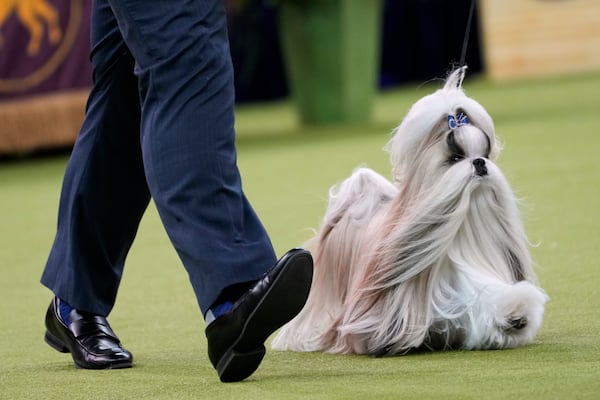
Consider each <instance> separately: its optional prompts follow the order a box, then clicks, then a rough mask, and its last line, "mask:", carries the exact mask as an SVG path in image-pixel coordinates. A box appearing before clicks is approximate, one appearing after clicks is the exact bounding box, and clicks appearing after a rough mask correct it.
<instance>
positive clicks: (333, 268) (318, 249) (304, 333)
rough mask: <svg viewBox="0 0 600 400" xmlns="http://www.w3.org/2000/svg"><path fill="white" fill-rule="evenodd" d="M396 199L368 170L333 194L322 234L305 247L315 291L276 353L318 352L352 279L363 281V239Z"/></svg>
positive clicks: (281, 337)
mask: <svg viewBox="0 0 600 400" xmlns="http://www.w3.org/2000/svg"><path fill="white" fill-rule="evenodd" d="M396 194H397V189H396V188H395V187H394V186H393V185H392V184H391V183H390V182H389V181H388V180H387V179H385V178H384V177H382V176H381V175H379V174H378V173H376V172H375V171H373V170H371V169H368V168H364V167H363V168H358V169H357V170H356V171H355V172H354V173H353V174H352V175H351V176H350V177H349V178H348V179H346V180H345V181H344V182H342V183H341V184H340V185H339V186H337V187H334V188H332V190H331V191H330V195H329V204H328V207H327V211H326V213H325V217H324V219H323V223H322V226H321V229H320V231H319V234H318V235H317V237H315V238H314V239H313V240H312V241H311V242H309V243H308V244H307V246H306V247H308V248H310V249H311V250H312V252H313V256H314V263H315V271H314V277H313V287H312V289H311V292H310V295H309V298H308V301H307V303H306V305H305V307H304V309H303V310H302V311H301V312H300V314H299V315H298V316H297V317H296V318H295V319H294V320H292V321H290V323H288V324H287V325H286V326H284V327H283V328H282V329H281V331H280V332H279V334H278V335H277V336H276V337H275V338H274V340H273V342H272V347H273V348H274V349H277V350H294V351H319V350H326V349H325V348H324V347H323V335H324V334H325V333H326V332H327V331H328V330H329V329H331V325H332V323H333V321H334V320H336V319H337V318H338V317H339V315H340V313H341V310H342V306H343V303H344V301H345V299H346V296H347V294H348V293H350V292H351V291H352V286H353V285H356V282H354V281H353V279H352V278H353V277H355V276H362V274H361V273H357V271H355V269H356V268H361V257H363V256H364V255H365V254H367V253H369V249H368V244H367V243H365V241H364V238H365V237H369V236H370V235H366V234H365V231H366V230H367V229H368V226H369V223H370V222H371V221H372V220H373V218H374V217H375V216H376V215H377V214H378V213H380V212H381V211H382V209H383V208H384V207H385V205H387V204H389V202H390V201H391V199H392V198H393V197H394V196H395V195H396Z"/></svg>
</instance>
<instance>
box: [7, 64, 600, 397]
mask: <svg viewBox="0 0 600 400" xmlns="http://www.w3.org/2000/svg"><path fill="white" fill-rule="evenodd" d="M434 86H435V84H428V85H423V86H421V87H412V86H411V87H405V88H402V89H400V90H396V91H393V92H388V93H384V94H382V95H380V96H379V98H378V100H377V108H376V121H375V122H374V123H373V124H372V125H370V126H363V127H356V126H354V127H341V126H331V127H320V128H311V127H305V128H300V127H299V125H298V123H297V121H296V119H295V115H294V113H293V110H292V108H291V107H290V106H289V105H287V104H275V105H268V106H260V107H258V106H251V107H244V108H241V109H240V110H239V113H238V132H239V164H240V168H241V170H242V174H243V178H244V185H245V190H246V193H247V195H248V197H249V198H250V200H251V201H252V202H253V204H254V206H255V208H256V210H257V212H258V213H259V215H260V216H261V218H262V219H263V221H264V223H265V225H266V226H267V229H268V230H269V232H270V233H271V235H272V238H273V242H274V244H275V247H276V249H277V251H278V253H279V254H281V253H282V252H284V251H285V250H287V249H288V248H289V247H293V246H296V245H299V244H301V243H302V242H303V241H304V240H306V239H307V238H308V237H309V236H310V235H311V229H312V228H316V227H317V226H318V224H319V221H320V218H321V216H322V213H323V211H324V207H325V200H326V196H327V190H328V188H329V186H331V185H332V184H333V183H335V182H337V181H340V180H341V179H343V178H345V177H346V176H347V175H348V174H349V173H350V172H351V170H352V169H353V168H354V167H356V166H357V165H359V164H367V165H368V166H370V167H372V168H374V169H376V170H378V171H379V172H381V173H383V174H386V175H387V174H388V171H389V166H388V160H387V156H386V155H385V154H384V153H383V152H382V150H381V148H382V147H383V145H384V143H385V142H386V140H387V138H388V136H389V132H390V130H391V129H392V128H393V127H394V126H395V125H396V124H397V123H398V122H399V121H400V119H401V118H402V117H403V116H404V114H405V113H406V111H407V108H408V107H409V106H410V104H412V102H414V101H415V100H416V99H418V98H419V97H420V96H422V95H423V94H425V93H427V92H429V91H430V90H431V89H432V88H433V87H434ZM466 89H467V91H468V93H469V94H470V95H472V96H473V97H475V98H476V99H478V100H479V101H480V102H481V103H482V104H483V105H484V106H485V107H486V108H487V109H488V111H489V112H490V113H491V115H492V116H493V117H494V118H495V120H496V127H497V133H498V135H499V136H500V137H501V138H502V139H503V142H504V145H505V149H504V152H503V153H502V156H501V159H500V164H501V166H502V167H503V169H504V171H505V173H506V175H507V176H508V178H509V180H510V182H511V183H512V185H513V188H514V189H515V191H516V192H517V194H518V195H519V197H521V198H522V199H523V213H524V216H525V220H526V225H527V230H528V232H529V235H530V238H531V240H532V242H534V243H536V244H537V246H536V247H535V248H533V249H532V252H533V256H534V258H535V260H536V262H537V263H538V264H539V269H538V272H539V276H540V280H541V283H542V286H543V287H544V288H545V289H546V290H547V292H548V294H549V295H550V297H551V300H550V302H549V303H548V305H547V310H546V317H545V321H544V325H543V327H542V329H541V330H540V332H539V335H538V337H537V340H536V342H535V343H534V344H532V345H529V346H526V347H522V348H518V349H515V350H506V351H480V352H446V353H433V354H419V355H410V356H402V357H391V358H382V359H374V358H369V357H362V356H333V355H327V354H319V353H317V354H296V353H280V352H272V351H271V352H269V353H268V354H267V356H266V358H265V360H264V362H263V364H262V366H261V368H260V369H259V370H258V371H257V372H256V373H255V374H254V375H253V376H252V377H251V378H250V379H248V380H247V381H245V382H242V383H236V384H221V383H219V382H218V379H217V376H216V374H215V373H214V371H213V370H212V368H211V367H210V364H209V362H208V358H207V355H206V349H205V347H206V342H205V338H204V333H203V330H204V324H203V322H202V320H201V318H200V314H199V311H198V307H197V305H196V303H195V299H194V296H193V293H192V290H191V287H190V285H189V283H188V281H187V276H186V275H185V272H184V269H183V268H182V267H181V265H180V263H179V261H178V259H177V257H176V255H175V253H174V251H173V250H172V248H171V247H170V244H169V242H168V240H167V237H166V234H165V233H164V230H163V228H162V226H161V225H160V222H159V220H158V217H157V214H156V211H155V210H154V208H152V207H151V208H150V209H149V211H148V213H147V215H146V216H145V218H144V220H143V221H142V226H141V228H140V232H139V235H138V239H137V240H136V243H135V244H134V247H133V249H132V251H131V254H130V256H129V259H128V263H127V268H126V270H125V274H124V278H123V283H122V286H121V291H120V293H119V297H118V300H117V305H116V307H115V309H114V311H113V313H112V314H111V318H110V321H111V323H112V325H113V327H114V328H115V330H116V331H117V333H118V334H119V335H120V337H121V339H122V340H123V342H124V344H125V346H126V347H127V348H129V349H130V350H131V351H132V352H133V353H134V356H135V366H134V368H132V369H129V370H119V371H82V370H76V369H74V368H73V367H72V363H71V360H70V357H69V356H68V355H64V354H59V353H57V352H55V351H54V350H52V349H51V348H49V347H48V346H47V345H46V344H45V343H44V342H43V340H42V337H43V333H44V327H43V317H44V313H45V309H46V306H47V304H48V302H49V300H50V293H49V292H48V291H47V290H46V289H45V288H43V287H42V286H41V285H40V284H39V283H38V281H39V277H40V274H41V271H42V268H43V265H44V262H45V258H46V255H47V252H48V249H49V247H50V244H51V241H52V239H53V233H54V229H55V224H56V222H55V221H56V206H57V202H58V195H59V188H60V183H61V179H62V173H63V171H64V167H65V162H66V157H65V156H56V157H45V158H34V159H31V158H28V159H23V160H13V161H10V162H6V161H5V162H3V163H0V226H1V231H0V232H1V237H0V268H2V278H1V279H0V294H1V296H2V297H1V298H2V301H0V399H66V398H68V399H121V398H123V399H198V398H211V399H261V400H264V399H348V398H389V399H415V398H417V399H427V398H436V399H437V398H450V399H480V398H507V399H508V398H510V399H514V398H520V399H572V398H573V399H575V398H576V399H597V398H600V338H599V337H598V332H600V315H599V314H598V310H599V308H600V291H599V289H598V287H599V286H600V266H599V264H598V261H597V260H598V254H599V251H598V249H599V248H600V240H599V239H600V234H599V233H598V232H599V228H600V217H599V211H600V200H599V191H598V185H599V184H600V157H599V156H598V152H599V149H600V94H599V93H600V75H588V76H582V77H575V78H564V79H556V80H548V81H532V82H527V83H514V84H508V85H501V86H500V85H491V84H489V83H486V82H482V81H477V80H475V81H474V82H468V83H467V85H466Z"/></svg>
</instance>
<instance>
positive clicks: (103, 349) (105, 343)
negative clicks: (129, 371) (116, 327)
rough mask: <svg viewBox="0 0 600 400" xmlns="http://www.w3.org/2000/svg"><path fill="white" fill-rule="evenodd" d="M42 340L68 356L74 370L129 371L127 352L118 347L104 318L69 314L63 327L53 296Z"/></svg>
mask: <svg viewBox="0 0 600 400" xmlns="http://www.w3.org/2000/svg"><path fill="white" fill-rule="evenodd" d="M44 339H45V340H46V343H48V344H49V345H50V346H51V347H53V348H54V349H56V350H58V351H60V352H61V353H71V356H72V357H73V361H74V362H75V366H76V367H78V368H85V369H110V368H129V367H131V363H132V361H133V357H132V355H131V353H130V352H129V351H127V350H125V349H124V348H123V347H122V346H121V343H120V341H119V338H118V337H117V335H115V333H114V332H113V330H112V329H111V327H110V325H109V324H108V321H107V320H106V318H104V317H100V316H98V315H94V314H89V313H83V312H77V311H72V312H71V323H70V324H69V326H67V325H65V324H64V323H63V321H62V320H61V319H60V317H59V315H58V299H57V298H56V297H55V298H54V299H53V300H52V302H51V303H50V306H49V307H48V311H47V312H46V335H45V337H44Z"/></svg>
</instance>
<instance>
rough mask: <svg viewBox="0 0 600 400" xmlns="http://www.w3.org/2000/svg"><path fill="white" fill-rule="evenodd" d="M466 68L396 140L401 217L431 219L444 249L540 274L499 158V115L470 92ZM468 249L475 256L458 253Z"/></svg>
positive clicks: (511, 270) (419, 106) (407, 121)
mask: <svg viewBox="0 0 600 400" xmlns="http://www.w3.org/2000/svg"><path fill="white" fill-rule="evenodd" d="M465 70H466V68H465V67H463V68H460V69H457V70H455V71H454V72H452V73H451V74H450V76H449V77H448V79H447V81H446V83H445V85H444V87H443V88H441V89H439V90H437V91H436V92H434V93H433V94H431V95H428V96H426V97H423V98H422V99H420V100H419V101H417V102H416V103H415V104H414V105H413V106H412V107H411V109H410V110H409V112H408V114H407V115H406V117H405V118H404V120H403V121H402V123H401V124H400V126H398V127H397V128H396V129H395V130H394V135H393V137H392V139H391V140H390V142H389V143H388V146H387V149H388V151H389V152H390V157H391V161H392V167H393V176H394V180H395V181H396V185H397V186H398V188H399V189H400V195H399V196H398V198H397V202H396V204H397V206H396V209H397V212H398V215H400V216H401V217H400V216H399V217H398V218H402V219H403V220H406V221H418V222H419V223H418V224H417V223H406V222H402V223H403V224H407V226H410V227H413V225H414V226H415V227H416V228H415V229H417V228H418V227H419V226H421V227H423V229H425V232H423V235H425V234H426V235H427V238H428V240H429V243H430V244H431V245H432V246H434V247H435V248H437V249H443V252H442V253H439V254H437V253H436V254H437V256H439V257H442V256H446V255H447V256H448V257H450V259H453V261H455V262H456V264H461V263H462V264H465V265H477V266H478V268H479V269H480V270H484V269H487V270H488V271H489V272H490V273H493V274H501V275H503V279H504V280H505V281H506V282H511V281H513V280H517V281H518V280H522V279H523V278H525V279H532V280H533V279H534V278H533V277H534V273H533V270H532V268H531V259H530V256H529V251H528V241H527V238H526V235H525V231H524V227H523V223H522V218H521V215H520V212H519V209H518V201H517V199H516V197H515V196H514V194H513V192H512V189H511V187H510V185H509V183H508V181H507V180H506V178H505V176H504V174H503V173H502V171H501V170H500V168H499V167H498V166H497V165H496V163H495V162H496V160H497V158H498V155H499V153H500V150H501V146H500V144H499V143H498V140H497V138H496V134H495V130H494V123H493V121H492V118H491V117H490V115H489V114H488V113H487V111H486V110H485V109H484V108H483V107H482V106H481V105H480V104H479V103H478V102H477V101H475V100H473V99H471V98H469V97H467V96H466V95H465V93H464V91H463V89H462V81H463V78H464V74H465ZM410 229H413V228H410ZM402 234H403V235H407V234H411V235H413V236H415V235H416V236H418V235H417V234H416V233H410V232H409V233H406V232H402ZM390 240H391V241H392V242H393V241H398V242H401V241H403V240H406V239H405V238H392V239H390ZM411 240H412V239H411ZM409 241H410V240H409ZM442 244H443V245H442ZM440 251H441V250H440ZM425 253H427V254H430V255H433V254H434V252H433V251H430V250H427V251H426V252H425ZM446 253H447V254H446ZM437 256H436V257H437ZM432 257H433V256H432ZM464 257H467V258H469V260H466V261H465V260H462V261H460V260H458V259H459V258H464ZM463 261H464V262H463ZM501 265H504V266H506V268H501V267H500V266H501Z"/></svg>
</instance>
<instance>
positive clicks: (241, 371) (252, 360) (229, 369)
mask: <svg viewBox="0 0 600 400" xmlns="http://www.w3.org/2000/svg"><path fill="white" fill-rule="evenodd" d="M264 356H265V348H264V346H262V347H260V348H257V349H255V350H252V351H249V352H244V353H241V352H238V351H235V350H234V349H230V350H229V351H227V352H226V353H225V354H224V355H223V357H222V358H221V360H220V361H219V363H218V364H217V368H216V369H217V373H218V374H219V379H220V380H221V382H239V381H242V380H244V379H246V378H247V377H249V376H250V375H252V374H253V373H254V371H256V369H257V368H258V366H259V365H260V363H261V361H262V359H263V357H264Z"/></svg>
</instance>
